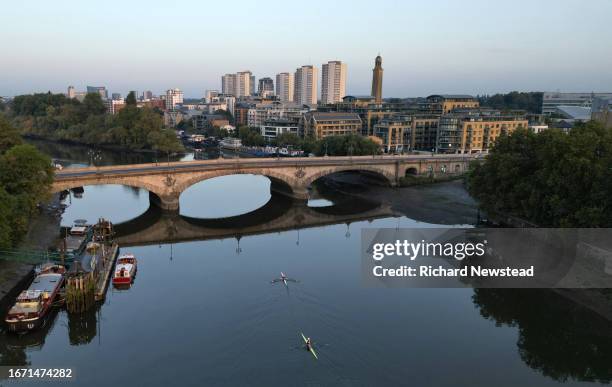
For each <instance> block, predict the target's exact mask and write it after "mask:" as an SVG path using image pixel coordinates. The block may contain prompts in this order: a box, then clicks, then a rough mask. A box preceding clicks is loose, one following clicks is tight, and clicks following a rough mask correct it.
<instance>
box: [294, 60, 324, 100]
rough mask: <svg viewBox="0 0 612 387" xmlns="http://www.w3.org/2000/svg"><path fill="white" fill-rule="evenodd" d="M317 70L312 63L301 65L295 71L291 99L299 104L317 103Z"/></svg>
mask: <svg viewBox="0 0 612 387" xmlns="http://www.w3.org/2000/svg"><path fill="white" fill-rule="evenodd" d="M318 82H319V70H318V69H317V68H316V67H315V66H312V65H307V66H302V67H300V68H298V69H297V70H296V71H295V92H294V97H293V100H294V101H295V102H296V103H299V104H301V105H316V104H317V96H318V90H317V83H318Z"/></svg>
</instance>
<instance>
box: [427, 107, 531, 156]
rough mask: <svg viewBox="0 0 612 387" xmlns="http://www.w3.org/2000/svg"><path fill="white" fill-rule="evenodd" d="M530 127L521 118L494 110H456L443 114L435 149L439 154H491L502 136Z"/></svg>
mask: <svg viewBox="0 0 612 387" xmlns="http://www.w3.org/2000/svg"><path fill="white" fill-rule="evenodd" d="M520 127H523V128H527V127H528V121H527V119H525V117H524V116H521V115H502V114H501V113H500V112H499V111H495V110H477V109H470V110H455V111H454V112H452V113H449V114H445V115H442V116H441V117H440V124H439V128H438V138H437V143H436V150H437V151H438V152H439V153H476V152H485V151H488V150H489V149H490V148H491V146H492V145H493V143H494V142H495V140H496V139H497V137H499V136H500V135H501V134H502V133H508V134H510V133H512V132H513V131H515V130H516V129H518V128H520Z"/></svg>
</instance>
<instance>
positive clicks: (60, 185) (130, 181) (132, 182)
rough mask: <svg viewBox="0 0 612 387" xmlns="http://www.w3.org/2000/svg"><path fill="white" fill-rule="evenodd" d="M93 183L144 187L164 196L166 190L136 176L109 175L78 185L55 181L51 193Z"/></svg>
mask: <svg viewBox="0 0 612 387" xmlns="http://www.w3.org/2000/svg"><path fill="white" fill-rule="evenodd" d="M93 185H124V186H127V187H134V188H142V189H146V190H147V191H149V192H150V193H153V194H155V195H157V196H159V197H161V196H163V195H164V191H165V190H164V188H163V187H160V186H158V185H155V184H151V183H150V182H147V181H145V180H142V179H139V178H137V177H135V178H129V177H116V178H113V177H108V178H104V179H95V180H94V179H91V180H87V181H84V182H83V183H82V184H81V185H77V184H75V183H71V182H55V183H53V185H52V186H51V193H58V192H62V191H67V190H70V189H72V188H76V187H85V186H93Z"/></svg>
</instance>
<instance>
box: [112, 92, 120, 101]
mask: <svg viewBox="0 0 612 387" xmlns="http://www.w3.org/2000/svg"><path fill="white" fill-rule="evenodd" d="M111 99H113V100H115V101H117V100H120V99H122V98H121V93H113V94H111Z"/></svg>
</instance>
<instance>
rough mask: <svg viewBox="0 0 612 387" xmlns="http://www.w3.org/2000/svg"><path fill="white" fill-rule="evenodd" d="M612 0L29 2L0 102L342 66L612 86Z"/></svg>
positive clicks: (9, 9) (199, 85)
mask: <svg viewBox="0 0 612 387" xmlns="http://www.w3.org/2000/svg"><path fill="white" fill-rule="evenodd" d="M610 15H612V1H610V0H588V1H583V0H529V1H523V0H514V1H504V2H502V1H491V0H473V1H472V0H464V1H455V0H437V1H427V2H425V1H420V0H419V1H386V0H376V1H355V0H353V1H334V2H332V1H309V2H299V3H298V2H289V1H238V0H233V1H215V2H210V3H208V2H204V1H195V0H194V1H177V2H170V1H151V0H147V1H126V0H123V1H115V0H106V1H103V2H102V1H98V2H95V4H94V2H89V1H87V2H85V1H48V0H47V1H23V2H7V3H5V4H4V5H3V6H2V11H1V12H0V35H1V37H0V39H1V40H0V41H1V42H2V43H1V44H0V47H1V52H2V58H1V59H0V95H8V96H11V95H16V94H25V93H32V92H41V91H47V90H51V91H53V92H65V90H66V87H67V86H68V85H74V86H75V87H76V88H77V90H84V89H85V86H87V85H104V86H106V87H107V88H108V89H109V91H110V92H120V93H123V94H124V93H126V91H128V90H131V89H134V90H138V91H139V92H142V91H143V90H152V91H153V92H154V93H155V94H158V93H160V92H162V91H164V90H166V89H168V88H173V87H178V88H180V89H182V90H184V91H185V96H186V97H201V96H203V94H204V91H205V90H206V89H219V88H220V87H221V80H220V78H221V75H222V74H224V73H228V72H236V71H241V70H247V69H248V70H251V71H253V73H254V75H255V76H256V77H257V79H259V78H261V77H265V76H269V77H274V76H275V75H276V74H277V73H279V72H283V71H290V72H293V71H295V69H296V68H297V67H299V66H301V65H305V64H314V65H316V66H318V67H319V69H320V68H321V64H322V63H325V62H327V61H329V60H342V61H344V62H346V63H347V64H348V80H347V93H348V94H369V93H370V87H371V77H372V67H373V65H374V57H375V56H376V55H377V54H378V53H380V54H381V55H382V57H383V68H384V71H385V72H384V84H383V94H384V96H385V97H414V96H427V95H429V94H434V93H469V94H486V93H496V92H508V91H511V90H519V91H546V90H551V91H555V90H561V91H602V92H610V91H612V46H611V44H612V43H611V42H612V23H610Z"/></svg>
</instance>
